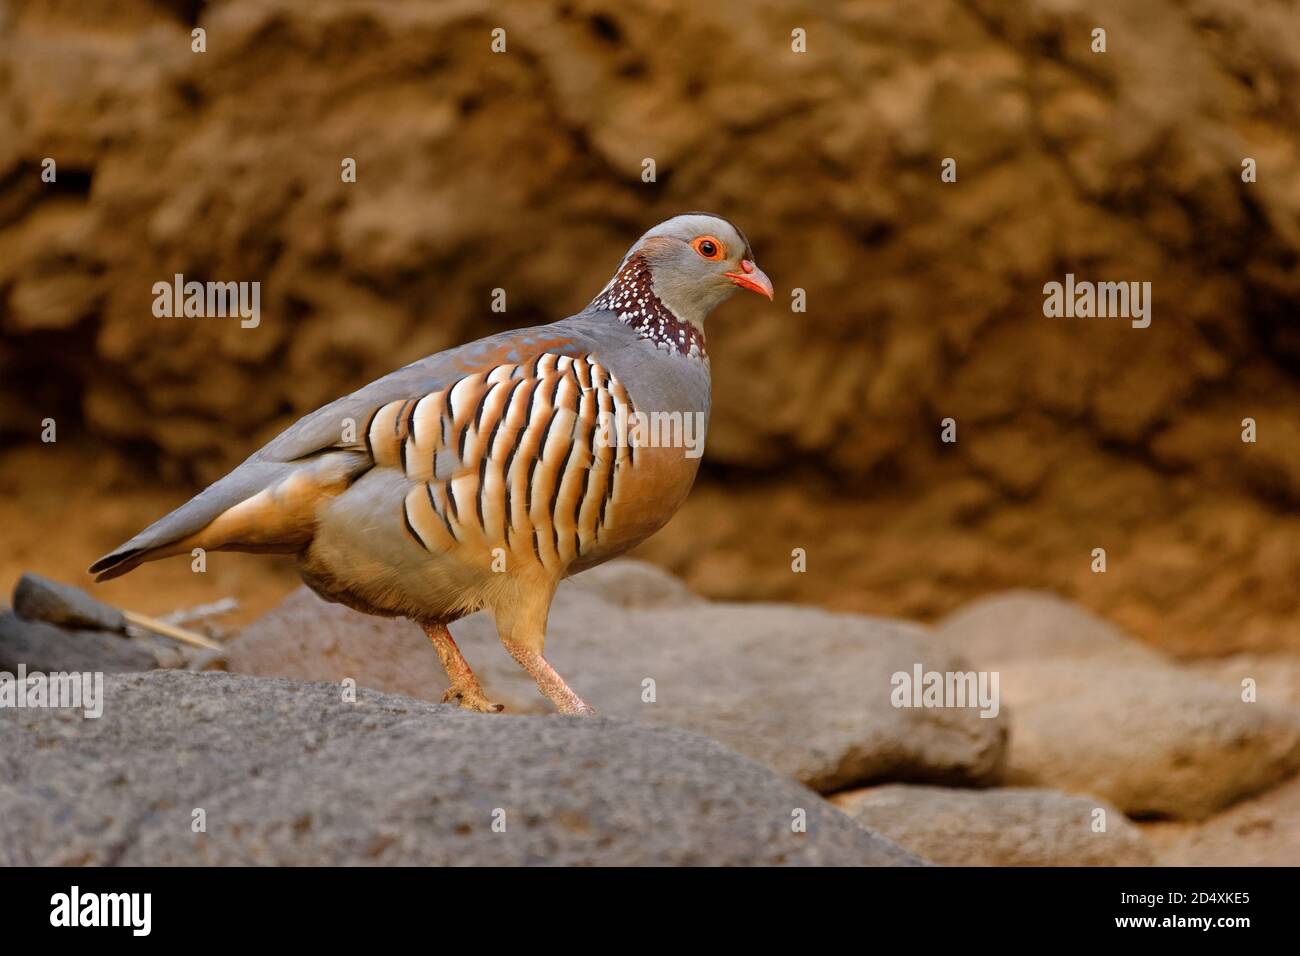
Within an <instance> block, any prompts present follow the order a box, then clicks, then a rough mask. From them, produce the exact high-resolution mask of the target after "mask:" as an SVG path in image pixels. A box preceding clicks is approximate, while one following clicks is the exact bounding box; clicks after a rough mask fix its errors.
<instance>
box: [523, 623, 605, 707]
mask: <svg viewBox="0 0 1300 956" xmlns="http://www.w3.org/2000/svg"><path fill="white" fill-rule="evenodd" d="M502 643H503V644H505V646H506V650H507V651H509V652H510V656H511V657H513V658H514V659H515V661H516V662H517V663H518V664H519V666H520V667H522V668H523V669H524V670H526V671H528V676H529V677H531V678H532V679H533V680H535V681H536V682H537V689H538V690H540V691H541V692H542V693H543V694H544V695H545V696H546V698H547V699H548V700H550V701H551V703H553V704H554V705H555V709H556V710H558V711H559V712H560V713H562V714H577V715H580V716H584V717H585V716H591V715H594V714H595V713H596V710H595V708H593V707H592V706H591V705H590V704H587V703H584V702H583V700H582V698H581V697H579V696H578V695H577V694H575V693H574V692H573V689H572V688H571V687H569V685H568V684H566V683H565V682H564V678H563V677H561V676H560V675H559V674H557V673H556V672H555V668H554V667H552V666H551V665H550V664H548V663H546V658H544V657H542V655H541V653H540V652H538V651H533V650H529V649H528V648H526V647H524V646H523V645H522V644H515V643H513V642H511V641H502Z"/></svg>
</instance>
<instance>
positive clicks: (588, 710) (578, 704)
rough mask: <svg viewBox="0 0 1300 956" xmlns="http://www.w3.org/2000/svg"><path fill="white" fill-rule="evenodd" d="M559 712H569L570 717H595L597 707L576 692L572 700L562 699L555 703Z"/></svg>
mask: <svg viewBox="0 0 1300 956" xmlns="http://www.w3.org/2000/svg"><path fill="white" fill-rule="evenodd" d="M555 712H556V713H557V714H567V715H568V716H570V717H595V716H596V708H595V707H592V706H591V705H590V704H588V703H587V702H586V701H584V700H583V699H582V698H581V697H579V696H578V695H576V694H574V695H573V698H572V699H571V700H561V701H559V702H558V703H557V704H556V705H555Z"/></svg>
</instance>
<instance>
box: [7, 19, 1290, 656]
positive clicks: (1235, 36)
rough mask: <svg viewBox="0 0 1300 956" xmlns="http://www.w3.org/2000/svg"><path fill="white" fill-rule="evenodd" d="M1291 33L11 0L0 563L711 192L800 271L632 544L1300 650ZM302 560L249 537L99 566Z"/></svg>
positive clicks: (722, 346)
mask: <svg viewBox="0 0 1300 956" xmlns="http://www.w3.org/2000/svg"><path fill="white" fill-rule="evenodd" d="M196 25H197V26H200V27H202V28H203V29H204V30H205V31H206V41H207V52H205V53H202V54H196V53H193V52H191V37H190V31H191V29H192V28H193V27H195V26H196ZM497 27H500V28H504V29H505V31H506V37H507V52H506V53H504V54H493V53H492V52H491V50H490V42H491V35H490V34H491V31H492V30H493V29H494V28H497ZM1095 27H1103V28H1105V29H1106V31H1107V47H1108V49H1107V52H1106V53H1104V54H1096V53H1093V52H1092V51H1091V48H1090V47H1091V42H1092V41H1091V31H1092V30H1093V28H1095ZM795 28H802V29H803V30H805V31H806V35H807V52H806V53H795V52H792V50H791V31H792V30H794V29H795ZM1298 31H1300V8H1298V7H1296V6H1295V5H1294V4H1290V3H1279V2H1261V3H1254V4H1249V5H1243V4H1240V3H1237V2H1234V0H1147V2H1144V3H1142V4H1132V3H1128V2H1121V0H1113V2H1096V0H1090V2H1086V3H1085V2H1083V0H1026V2H1023V3H1016V4H1007V3H1003V2H997V0H934V2H931V3H925V4H916V3H914V2H904V0H895V2H878V0H872V2H844V3H836V4H823V3H815V2H812V0H807V2H789V0H786V2H766V0H759V2H751V3H743V4H740V3H736V4H726V3H722V4H718V3H708V4H690V3H683V2H668V0H646V2H642V3H637V4H624V3H614V2H608V0H599V2H596V0H565V2H560V0H551V2H546V3H539V2H535V0H517V2H491V3H489V2H486V0H481V2H480V0H456V2H444V3H416V2H409V3H401V2H378V0H375V2H365V0H349V2H331V0H315V2H306V0H298V2H291V0H280V2H277V0H269V2H268V0H257V2H254V0H229V2H211V3H205V2H202V0H175V2H168V0H112V2H109V0H40V2H34V0H33V2H15V0H0V329H2V330H3V340H2V344H0V437H2V440H3V442H4V446H5V449H4V452H3V454H2V455H0V489H2V490H3V494H2V495H0V521H3V524H4V528H5V531H4V541H5V547H4V549H2V550H3V553H0V571H3V572H4V573H5V576H6V579H7V580H12V579H13V578H16V577H17V574H18V572H19V571H20V570H23V569H29V568H30V569H34V570H38V571H41V572H44V573H47V574H50V575H51V576H54V577H58V578H61V579H63V580H71V581H84V580H85V578H84V577H82V576H81V575H82V571H83V569H84V567H85V566H86V565H87V564H88V563H89V561H90V560H92V559H93V558H94V557H96V556H98V555H99V554H100V553H102V552H104V551H105V550H107V549H108V548H109V547H111V546H113V545H115V544H117V543H118V542H120V541H121V540H122V539H124V538H126V537H128V536H129V535H130V534H132V533H133V532H134V531H136V530H138V528H139V527H140V526H141V525H143V524H145V523H147V522H148V521H149V520H151V519H152V518H154V517H156V516H158V515H159V514H161V513H162V512H164V511H165V510H167V509H168V508H169V507H171V506H173V505H175V504H177V503H179V502H180V501H182V500H184V499H185V498H186V497H188V496H189V495H190V494H191V493H192V492H193V491H194V490H195V489H197V488H198V487H200V486H201V485H203V484H204V483H206V482H208V481H210V480H212V479H213V478H215V477H217V476H218V475H219V474H221V473H222V471H223V470H224V469H227V468H229V467H230V466H231V465H232V464H234V463H236V462H237V461H239V460H241V459H242V458H243V457H244V456H245V455H247V454H248V453H249V452H250V451H251V450H253V448H255V447H256V446H257V445H258V444H260V443H261V442H262V441H263V440H265V439H266V438H268V437H270V436H271V435H273V434H274V433H275V432H276V431H277V430H279V429H280V428H282V427H284V426H285V425H287V424H288V423H289V422H291V421H292V420H293V419H295V418H296V417H297V416H299V415H300V414H302V413H304V412H306V411H309V410H311V409H313V408H315V407H317V406H318V405H320V404H322V403H323V402H325V401H327V400H329V399H331V398H333V397H335V396H337V395H338V394H341V393H343V392H346V391H348V390H350V389H352V388H355V387H357V386H360V385H362V384H364V383H366V382H368V381H369V380H371V379H372V378H374V377H376V376H378V375H381V374H383V373H384V372H386V371H388V370H390V369H392V368H395V367H397V366H399V365H401V364H404V363H406V362H408V361H410V360H412V359H415V358H417V357H419V356H422V355H425V354H427V353H430V352H433V351H437V350H439V349H442V348H445V347H447V346H450V345H453V344H456V343H459V342H461V341H464V340H467V339H470V338H472V337H475V336H478V335H481V334H485V333H489V332H491V331H493V330H497V329H501V328H507V327H514V326H519V325H527V324H532V323H536V322H542V321H547V320H551V319H554V318H558V317H561V316H563V315H567V314H569V313H571V312H573V311H576V310H578V309H580V308H581V307H582V306H583V305H584V304H585V303H586V302H587V301H588V300H589V299H590V298H591V296H592V295H593V293H594V292H595V291H596V290H598V289H599V287H600V286H601V284H602V283H603V282H604V281H605V279H606V277H607V276H608V274H609V273H610V271H611V269H612V268H613V266H614V265H615V264H616V263H617V261H618V259H619V257H620V255H621V254H622V251H623V250H624V248H625V247H626V246H627V245H628V244H629V243H630V242H631V241H632V240H633V239H634V238H635V237H636V236H637V235H639V234H640V232H641V231H642V230H643V229H644V228H646V227H647V226H648V225H650V224H653V223H654V222H657V221H659V220H660V219H662V218H665V217H667V216H669V215H671V214H673V213H676V212H680V211H684V210H688V209H707V210H712V211H716V212H719V213H721V214H723V215H726V216H728V217H730V218H732V219H734V220H735V221H737V222H738V223H740V224H741V225H742V227H743V228H744V229H745V230H746V231H747V232H748V234H749V238H750V239H751V242H752V244H753V246H754V248H755V250H756V252H757V256H758V259H759V262H760V263H761V264H762V265H763V267H764V268H765V269H766V270H767V272H768V273H769V274H770V275H771V276H772V277H773V279H774V281H775V282H776V284H777V287H778V295H777V302H776V305H775V306H770V305H767V304H765V303H762V302H759V301H757V300H751V301H735V302H733V303H732V304H730V305H728V306H726V307H725V308H724V309H722V310H720V311H719V313H717V314H716V315H715V316H714V317H713V319H712V320H711V322H710V327H709V330H708V331H709V339H710V352H711V354H712V356H713V371H714V381H715V386H714V387H715V416H714V419H713V428H712V432H711V434H710V436H709V449H708V455H707V457H706V466H705V470H704V472H703V474H702V479H701V482H700V485H699V487H698V488H697V490H696V492H695V494H694V495H693V497H692V498H691V500H690V502H689V504H688V505H687V506H686V508H685V509H684V511H683V513H682V514H681V515H680V516H679V517H678V518H677V520H675V521H674V522H673V524H672V525H670V527H669V528H668V529H666V530H665V531H664V532H663V533H662V534H661V535H659V536H658V537H657V538H656V539H654V540H653V541H652V542H650V543H649V544H648V545H647V546H645V547H644V548H643V549H642V550H641V556H642V557H646V558H648V559H650V560H652V561H654V562H656V563H659V564H661V565H663V566H666V567H668V568H670V569H671V570H673V571H674V572H675V573H676V574H678V575H680V576H681V577H683V578H684V579H685V581H686V582H687V584H688V585H689V587H690V588H691V589H692V590H693V591H694V592H696V593H699V594H701V595H705V596H707V597H712V598H725V599H741V600H750V599H769V600H770V599H778V600H783V601H796V602H803V603H811V604H817V605H821V606H823V607H827V608H833V609H841V610H852V611H863V612H871V613H876V614H886V615H891V616H898V617H905V618H910V619H914V620H920V621H924V622H934V621H937V620H939V619H940V618H942V617H943V616H944V615H946V614H948V613H950V612H951V611H953V610H954V609H956V608H957V607H959V606H960V605H962V604H964V603H966V602H968V601H970V600H972V599H975V598H978V597H980V596H981V595H985V594H988V593H991V592H994V591H998V590H1001V589H1005V588H1011V587H1032V588H1043V589H1047V590H1050V591H1052V592H1055V593H1057V594H1060V595H1064V596H1066V597H1069V598H1072V599H1074V600H1076V601H1078V602H1079V603H1081V604H1082V605H1083V606H1085V607H1087V608H1089V609H1091V610H1092V611H1094V612H1096V613H1098V614H1099V615H1101V616H1102V617H1104V618H1106V619H1108V620H1110V621H1112V622H1114V623H1115V624H1117V625H1119V626H1120V627H1122V628H1123V629H1124V630H1125V631H1126V632H1128V633H1130V634H1132V635H1134V636H1135V637H1137V638H1138V639H1140V640H1141V641H1143V642H1146V643H1147V644H1153V645H1157V646H1158V647H1159V648H1160V650H1161V651H1163V652H1165V653H1169V654H1172V655H1175V656H1181V657H1206V656H1223V655H1229V654H1238V655H1241V654H1259V653H1266V652H1276V651H1281V650H1288V649H1289V650H1291V651H1296V650H1300V628H1298V627H1297V610H1298V607H1300V588H1297V581H1298V580H1300V514H1298V512H1297V509H1298V507H1300V327H1297V324H1296V322H1295V319H1294V316H1293V311H1294V307H1295V305H1296V303H1297V302H1300V270H1297V268H1296V267H1297V258H1298V253H1300V165H1298V163H1297V159H1298V156H1297V152H1298V151H1297V138H1298V137H1300V100H1298V99H1297V90H1300V48H1298V47H1297V46H1296V44H1295V43H1294V42H1293V38H1294V37H1295V36H1296V35H1297V32H1298ZM46 157H49V158H53V159H55V160H56V162H57V164H58V165H57V169H58V179H57V182H56V183H53V184H47V183H43V182H42V181H41V175H40V173H41V163H42V160H43V159H45V158H46ZM344 157H352V158H355V160H356V163H357V181H356V182H355V183H343V182H341V178H340V163H341V161H342V159H343V158H344ZM647 157H649V158H653V159H654V160H655V162H656V165H657V173H658V175H657V181H656V182H654V183H644V182H642V180H641V175H640V174H641V170H642V160H643V159H645V158H647ZM945 157H953V158H955V159H956V160H957V172H958V180H957V182H956V183H951V184H945V183H942V182H941V181H940V177H939V171H940V163H941V161H942V160H943V159H944V158H945ZM1246 157H1251V158H1253V159H1255V160H1256V162H1257V165H1258V181H1257V182H1254V183H1249V184H1247V183H1243V182H1242V179H1241V169H1242V165H1241V164H1242V160H1243V159H1244V158H1246ZM178 272H179V273H183V274H184V275H185V276H186V277H187V278H190V279H200V280H208V279H211V280H223V281H253V280H256V281H260V282H261V283H262V312H263V316H262V322H261V324H260V326H259V327H258V328H256V329H241V328H240V327H239V324H238V322H236V321H230V320H219V319H190V320H186V319H158V318H155V317H154V316H153V315H152V312H151V305H152V298H153V296H152V292H151V287H152V285H153V283H155V282H158V281H160V280H167V279H169V278H170V277H171V276H172V275H173V274H174V273H178ZM1066 272H1073V273H1075V274H1076V275H1077V276H1078V277H1079V278H1080V279H1092V280H1112V281H1129V280H1132V281H1150V282H1151V283H1152V284H1153V312H1152V323H1151V326H1150V328H1147V329H1143V330H1137V329H1132V328H1130V327H1129V324H1128V323H1127V322H1126V321H1122V320H1121V321H1107V320H1097V319H1074V320H1070V319H1048V318H1045V317H1044V316H1043V314H1042V302H1043V297H1042V287H1043V284H1044V283H1045V282H1048V281H1053V280H1058V281H1059V280H1061V279H1063V277H1064V274H1065V273H1066ZM497 287H501V288H504V289H505V290H506V292H507V295H508V305H509V311H508V312H507V313H506V314H504V315H501V314H495V313H493V312H492V311H491V310H490V308H489V306H490V301H491V293H492V290H493V289H494V288H497ZM794 288H801V289H804V290H806V294H807V311H806V312H804V313H796V312H792V311H791V310H790V301H791V299H790V296H791V290H792V289H794ZM1246 417H1251V418H1254V419H1255V420H1256V421H1257V423H1258V442H1257V443H1255V444H1243V442H1242V441H1241V421H1242V419H1243V418H1246ZM47 418H53V419H55V420H56V422H57V428H58V431H57V436H58V441H57V443H56V444H52V445H51V444H42V443H41V442H40V441H39V437H40V434H41V430H42V421H43V420H44V419H47ZM944 418H953V419H955V421H956V422H957V429H958V441H957V443H956V444H952V445H945V444H943V443H941V442H940V440H939V428H940V425H939V423H940V421H941V420H942V419H944ZM798 547H802V548H805V549H807V552H808V568H807V572H806V573H802V574H796V573H792V571H791V566H790V562H791V550H792V549H793V548H798ZM1094 548H1105V549H1106V553H1107V571H1106V573H1104V574H1100V573H1093V571H1092V569H1091V565H1092V551H1093V549H1094ZM293 583H294V578H293V572H292V569H291V566H290V565H289V564H288V563H286V562H284V561H269V560H267V559H259V558H245V557H243V556H225V555H219V556H212V557H211V560H210V567H209V573H208V574H207V575H195V574H192V573H190V569H189V567H188V566H187V565H186V564H185V562H183V561H174V562H171V563H169V564H167V565H154V566H151V567H150V568H148V569H146V570H144V571H142V572H138V573H137V574H135V575H132V576H130V577H128V578H125V579H123V580H122V581H119V582H114V583H113V584H112V585H111V586H108V587H105V588H103V589H101V591H99V592H97V593H101V594H102V596H105V597H106V598H107V599H110V600H116V601H117V602H118V603H121V604H125V605H130V606H136V607H140V608H141V609H143V610H147V611H162V610H166V609H169V608H174V607H177V606H181V605H184V604H186V603H197V602H198V601H201V600H209V599H212V598H213V597H216V596H221V595H227V594H232V593H234V594H238V595H240V596H241V598H242V599H243V601H244V606H245V607H246V608H247V609H248V610H249V611H250V612H252V611H257V610H261V609H263V608H265V607H269V606H270V605H271V604H273V603H275V602H276V601H277V600H278V599H279V598H280V597H281V596H283V595H284V594H285V593H287V592H288V591H289V590H290V588H291V587H292V586H293ZM6 586H7V584H6Z"/></svg>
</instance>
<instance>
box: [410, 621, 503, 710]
mask: <svg viewBox="0 0 1300 956" xmlns="http://www.w3.org/2000/svg"><path fill="white" fill-rule="evenodd" d="M423 627H424V633H425V634H427V635H429V640H430V641H432V642H433V649H434V650H435V651H437V652H438V660H440V661H442V666H443V669H444V670H445V671H446V672H447V679H448V680H449V681H451V686H450V687H448V688H447V693H445V694H443V695H442V702H443V703H444V704H446V703H449V702H451V701H453V700H454V701H456V702H457V703H458V704H460V706H461V707H464V708H465V709H466V710H477V711H479V712H480V713H484V714H495V713H499V712H500V711H502V710H504V709H505V708H504V707H503V706H502V705H501V704H495V703H493V702H492V701H490V700H488V699H487V696H486V695H485V694H484V693H483V685H481V684H480V683H479V682H478V677H476V676H475V675H474V672H473V671H472V670H471V669H470V666H469V661H467V660H465V655H463V654H462V653H461V652H460V648H459V647H457V646H456V642H455V641H454V640H452V637H451V631H449V630H447V625H445V624H425V625H423Z"/></svg>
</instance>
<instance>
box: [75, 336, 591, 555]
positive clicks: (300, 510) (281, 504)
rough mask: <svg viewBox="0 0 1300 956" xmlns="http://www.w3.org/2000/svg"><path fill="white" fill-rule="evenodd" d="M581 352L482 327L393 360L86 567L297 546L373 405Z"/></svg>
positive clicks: (359, 455)
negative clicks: (470, 335) (479, 334)
mask: <svg viewBox="0 0 1300 956" xmlns="http://www.w3.org/2000/svg"><path fill="white" fill-rule="evenodd" d="M584 351H585V348H584V346H583V345H582V343H580V342H578V341H576V340H575V339H574V338H573V337H572V335H571V334H569V331H568V329H566V328H565V327H564V325H563V324H559V323H557V324H556V325H551V326H543V327H540V328H535V329H520V330H515V331H513V332H504V333H501V334H499V335H494V336H489V337H488V338H485V339H480V340H479V341H477V342H472V343H470V344H468V345H464V346H460V347H459V348H455V349H450V350H448V351H446V352H440V353H438V354H437V355H434V356H430V357H429V358H426V359H422V360H420V361H418V362H414V363H412V364H411V365H408V366H406V367H404V368H401V369H398V370H397V371H395V372H392V373H391V374H389V375H386V376H384V377H383V378H381V379H378V380H377V381H375V382H372V383H371V384H370V385H367V386H366V387H364V388H362V389H360V390H358V391H356V392H353V393H352V394H351V395H348V396H345V397H344V398H341V399H338V400H337V401H334V402H331V403H330V404H328V405H326V406H324V407H323V408H320V409H317V410H316V411H314V412H312V413H311V414H309V415H306V416H304V417H303V418H302V419H300V420H299V421H297V422H296V423H294V424H293V425H291V426H290V427H289V428H287V429H286V430H285V431H284V432H282V433H281V434H280V435H278V436H277V437H275V438H274V439H272V440H271V441H270V442H268V443H267V444H266V445H265V446H264V447H262V448H261V449H259V450H258V451H256V452H254V453H253V454H252V455H251V456H250V457H249V458H248V459H247V460H246V461H245V462H244V463H243V464H241V465H239V466H238V467H237V468H235V469H234V470H233V471H231V472H230V473H229V474H228V475H226V476H225V477H223V478H221V479H219V480H218V481H216V482H215V483H214V484H212V485H210V486H209V487H208V488H206V489H204V490H203V491H202V492H200V493H199V494H198V495H196V496H195V497H193V498H191V499H190V500H189V501H188V502H186V503H185V504H183V505H181V506H180V507H179V508H177V509H176V510H175V511H173V512H171V513H170V514H168V515H166V516H165V517H163V518H161V519H159V520H158V521H156V522H154V523H153V524H152V525H150V526H149V527H148V528H146V529H145V530H144V531H141V532H140V533H139V534H137V535H136V536H135V537H133V538H131V539H130V540H129V541H127V542H125V543H124V544H122V545H121V546H119V547H118V548H116V549H114V550H113V551H112V552H110V553H109V554H107V555H105V556H104V557H102V558H100V559H99V560H98V561H96V562H95V563H94V564H92V565H91V566H90V569H89V570H90V573H91V574H95V575H97V577H96V580H100V581H103V580H107V579H109V578H114V577H117V576H118V575H121V574H125V573H126V572H127V571H130V570H131V569H132V568H134V567H136V566H137V565H139V564H141V563H142V562H144V561H150V560H154V559H155V558H161V557H166V556H168V555H172V554H179V553H182V552H185V551H189V550H190V549H191V548H192V547H202V548H205V549H208V550H214V549H218V548H225V549H229V550H250V551H289V552H292V551H297V550H298V549H299V548H301V547H302V546H303V545H305V544H306V542H307V541H309V540H310V538H311V534H312V531H313V526H314V514H315V505H316V504H317V503H318V502H319V500H320V499H321V497H322V496H326V495H333V494H337V493H339V492H341V491H342V490H343V489H345V488H346V487H347V486H348V485H349V484H350V483H351V482H352V481H354V480H355V479H356V478H357V477H358V476H360V475H362V474H364V473H365V472H366V471H368V470H370V468H372V467H373V466H374V464H375V461H374V457H373V455H372V454H371V452H370V450H369V449H368V448H366V447H365V445H364V443H358V442H357V441H356V440H355V438H353V436H354V435H365V434H368V429H369V425H370V424H371V422H372V419H373V417H374V415H375V412H376V410H377V409H379V408H381V407H383V406H385V405H387V404H389V403H391V402H393V401H405V400H407V399H413V398H419V397H422V396H424V395H428V394H430V393H431V392H433V391H437V390H440V389H444V388H446V387H448V386H449V385H452V384H454V383H455V382H456V381H457V380H459V379H461V378H464V377H465V376H466V375H472V374H474V373H476V372H479V371H483V370H491V369H493V368H496V367H497V366H500V365H503V364H511V363H522V362H527V361H530V360H532V359H535V358H536V356H537V355H539V354H542V353H552V354H555V355H566V356H573V355H581V354H583V352H584Z"/></svg>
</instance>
